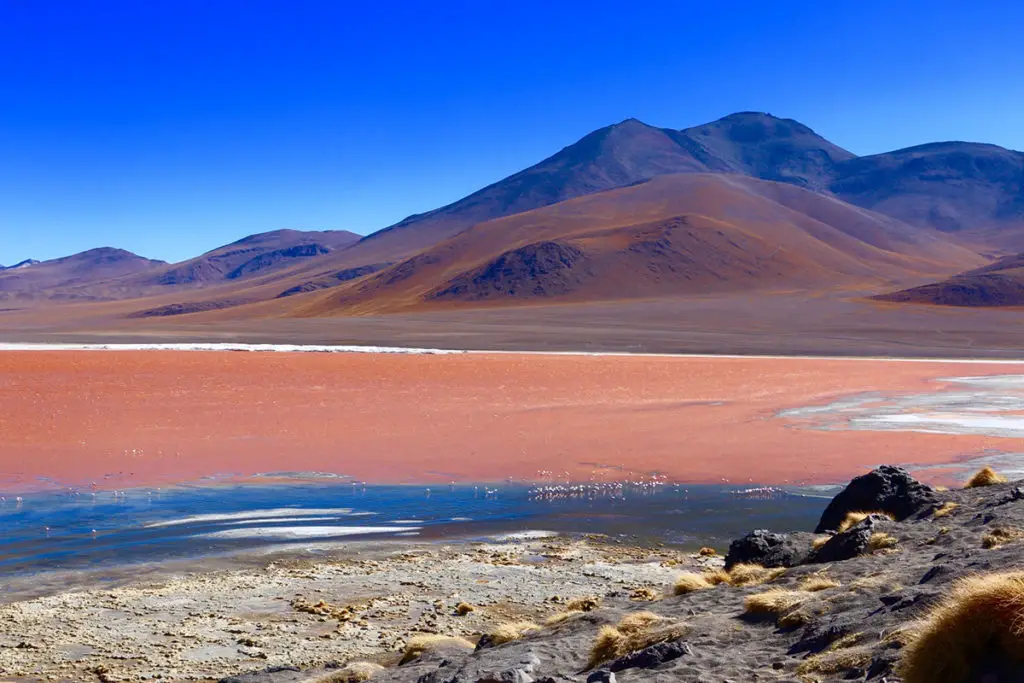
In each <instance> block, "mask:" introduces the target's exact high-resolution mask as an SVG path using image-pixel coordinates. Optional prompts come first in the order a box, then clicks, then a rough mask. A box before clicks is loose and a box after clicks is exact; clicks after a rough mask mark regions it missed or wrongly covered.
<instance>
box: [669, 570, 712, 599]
mask: <svg viewBox="0 0 1024 683" xmlns="http://www.w3.org/2000/svg"><path fill="white" fill-rule="evenodd" d="M712 587H713V584H712V583H711V582H710V581H708V580H707V577H705V576H704V575H703V574H694V573H693V572H686V573H685V574H680V575H679V576H678V577H677V578H676V582H675V584H674V585H673V586H672V593H673V594H674V595H686V594H687V593H693V592H695V591H701V590H705V589H707V588H712Z"/></svg>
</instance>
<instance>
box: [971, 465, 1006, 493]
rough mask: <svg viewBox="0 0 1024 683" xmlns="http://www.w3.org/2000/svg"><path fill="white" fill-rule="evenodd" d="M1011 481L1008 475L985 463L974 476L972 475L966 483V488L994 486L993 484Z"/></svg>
mask: <svg viewBox="0 0 1024 683" xmlns="http://www.w3.org/2000/svg"><path fill="white" fill-rule="evenodd" d="M1007 481H1009V480H1008V479H1007V478H1006V477H1004V476H1003V475H1001V474H999V473H998V472H996V471H995V470H994V469H992V468H991V467H989V466H988V465H985V466H984V467H982V468H981V469H980V470H978V471H977V472H976V473H975V474H974V476H973V477H971V478H970V479H969V480H968V481H967V484H965V485H964V488H965V489H974V488H978V487H979V486H992V485H993V484H1005V483H1006V482H1007Z"/></svg>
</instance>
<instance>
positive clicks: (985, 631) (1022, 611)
mask: <svg viewBox="0 0 1024 683" xmlns="http://www.w3.org/2000/svg"><path fill="white" fill-rule="evenodd" d="M994 660H997V661H1004V660H1006V661H1012V662H1015V663H1017V664H1024V572H1009V573H1002V574H988V575H981V576H974V577H970V578H966V579H961V580H959V581H957V582H956V583H954V584H953V587H952V589H951V591H950V594H949V596H948V597H947V598H946V599H945V600H944V601H943V602H941V603H940V604H939V605H938V606H936V607H935V608H934V609H933V610H932V611H931V612H930V613H929V614H928V615H927V616H926V617H925V619H924V620H923V621H922V622H921V624H920V625H919V626H918V628H917V629H915V632H914V634H913V635H912V637H911V640H910V642H909V643H908V644H907V646H906V648H904V650H903V661H902V663H901V664H900V667H899V669H900V671H899V673H900V675H901V676H902V677H903V679H904V681H905V682H906V683H932V682H933V681H967V680H973V676H974V675H976V674H978V673H979V669H980V668H981V667H980V666H979V664H991V663H992V662H993V661H994Z"/></svg>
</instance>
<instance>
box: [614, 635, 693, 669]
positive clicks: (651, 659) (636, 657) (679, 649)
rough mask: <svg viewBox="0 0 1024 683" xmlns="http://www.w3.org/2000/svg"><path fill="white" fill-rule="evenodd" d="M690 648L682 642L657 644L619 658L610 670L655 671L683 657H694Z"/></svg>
mask: <svg viewBox="0 0 1024 683" xmlns="http://www.w3.org/2000/svg"><path fill="white" fill-rule="evenodd" d="M692 654H693V650H692V649H690V646H689V645H687V644H686V643H684V642H681V641H674V642H669V643H657V644H655V645H651V646H650V647H645V648H644V649H643V650H640V651H638V652H631V653H629V654H628V655H625V656H623V657H619V658H618V659H616V660H615V661H613V662H612V663H611V664H609V665H608V668H609V669H611V670H612V671H623V670H625V669H653V668H654V667H656V666H660V665H662V664H664V663H665V662H671V661H672V660H673V659H679V658H680V657H682V656H683V655H692Z"/></svg>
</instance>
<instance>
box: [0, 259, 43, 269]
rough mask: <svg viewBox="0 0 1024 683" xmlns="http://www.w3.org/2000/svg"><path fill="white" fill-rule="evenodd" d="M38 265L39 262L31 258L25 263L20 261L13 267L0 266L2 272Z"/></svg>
mask: <svg viewBox="0 0 1024 683" xmlns="http://www.w3.org/2000/svg"><path fill="white" fill-rule="evenodd" d="M37 263H39V261H37V260H35V259H32V258H29V259H25V260H24V261H19V262H18V263H15V264H14V265H12V266H0V271H5V270H16V269H18V268H27V267H28V266H34V265H35V264H37Z"/></svg>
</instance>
